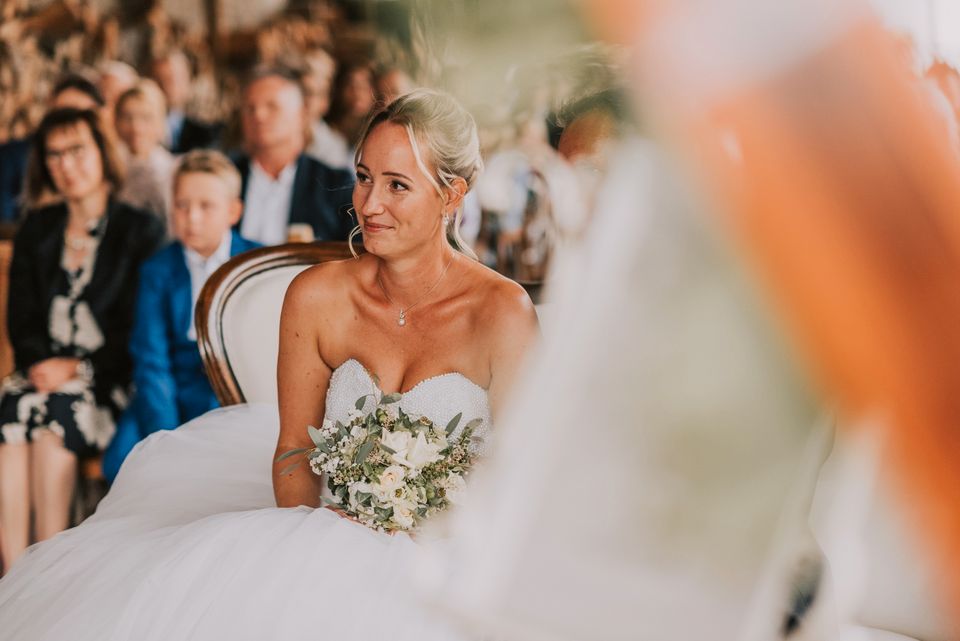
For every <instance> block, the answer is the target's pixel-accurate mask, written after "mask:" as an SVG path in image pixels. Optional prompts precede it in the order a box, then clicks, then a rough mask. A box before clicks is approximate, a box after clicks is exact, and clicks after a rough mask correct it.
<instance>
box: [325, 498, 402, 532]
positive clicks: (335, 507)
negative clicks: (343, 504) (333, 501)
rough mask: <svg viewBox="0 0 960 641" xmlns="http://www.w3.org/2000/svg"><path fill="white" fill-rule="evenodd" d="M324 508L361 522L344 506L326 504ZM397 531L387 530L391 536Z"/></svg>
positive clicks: (349, 519) (355, 521)
mask: <svg viewBox="0 0 960 641" xmlns="http://www.w3.org/2000/svg"><path fill="white" fill-rule="evenodd" d="M323 508H324V509H327V510H330V511H331V512H336V513H337V514H339V515H340V516H341V517H343V518H345V519H347V520H348V521H353V522H354V523H360V521H358V520H357V519H355V518H354V517H352V516H350V515H349V514H347V513H346V512H345V511H344V510H343V508H339V507H337V506H336V505H324V506H323ZM360 525H363V523H360ZM364 527H366V526H365V525H364ZM396 533H397V532H396V531H394V530H392V531H390V532H387V534H389V535H390V536H393V535H394V534H396Z"/></svg>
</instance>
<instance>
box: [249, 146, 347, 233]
mask: <svg viewBox="0 0 960 641" xmlns="http://www.w3.org/2000/svg"><path fill="white" fill-rule="evenodd" d="M234 163H235V164H236V165H237V169H239V170H240V175H241V176H242V178H243V196H242V197H243V199H244V201H246V197H247V184H248V183H249V182H250V158H249V157H248V156H241V157H239V158H237V159H235V160H234ZM352 199H353V174H352V173H351V172H349V171H347V170H345V169H334V168H332V167H328V166H327V165H325V164H323V163H322V162H320V161H319V160H317V159H315V158H311V157H310V156H307V155H306V154H300V157H299V158H297V172H296V175H295V176H294V179H293V194H292V197H291V198H290V213H289V216H288V218H287V224H288V225H290V224H292V223H307V224H308V225H310V226H311V227H313V235H314V237H315V239H316V240H346V239H347V237H348V236H349V235H350V232H351V230H353V228H354V226H355V225H356V224H357V223H356V219H355V218H354V216H352V215H351V214H350V207H351V205H352V202H353V200H352ZM241 222H242V221H241ZM240 224H241V223H240V222H238V223H237V227H236V229H240Z"/></svg>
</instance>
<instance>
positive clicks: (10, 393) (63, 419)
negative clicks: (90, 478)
mask: <svg viewBox="0 0 960 641" xmlns="http://www.w3.org/2000/svg"><path fill="white" fill-rule="evenodd" d="M106 221H107V217H106V216H104V217H103V218H102V219H101V221H100V223H99V224H98V225H97V227H95V228H94V229H93V230H92V231H91V232H90V236H91V242H90V244H89V247H90V251H89V252H88V254H87V257H86V259H85V260H84V261H83V263H82V264H81V265H80V266H79V267H78V268H76V269H73V270H71V268H70V266H69V265H68V264H67V252H65V251H64V252H63V257H62V258H61V261H60V270H61V272H62V273H61V278H59V279H58V280H57V283H58V285H57V287H56V289H55V292H54V295H53V300H52V301H51V305H50V314H49V335H50V341H51V346H50V347H51V353H52V354H54V355H56V356H60V357H72V358H79V359H81V360H84V359H86V357H88V356H89V355H90V354H92V353H93V352H95V351H96V350H98V349H99V348H100V347H101V346H102V345H103V344H104V335H103V332H102V331H101V329H100V327H99V325H98V324H97V321H96V319H95V318H94V315H93V313H92V312H91V310H90V306H89V305H88V303H87V302H86V301H84V300H81V294H82V293H83V292H84V289H85V288H86V287H87V285H88V284H89V282H90V279H91V277H92V275H93V269H94V265H95V263H96V259H97V250H98V248H99V245H100V239H101V238H102V236H103V231H104V227H105V226H106ZM88 365H89V363H87V366H81V367H80V368H79V369H80V370H81V372H82V373H80V374H78V375H77V376H75V377H74V378H72V379H70V380H69V381H67V382H66V383H64V384H63V385H61V386H60V387H59V388H58V389H56V390H54V391H52V392H38V391H37V390H36V388H34V386H33V385H31V384H30V382H29V380H28V378H27V372H26V371H19V370H18V371H16V372H14V373H13V374H11V375H9V376H7V377H6V378H5V379H4V380H3V382H2V383H0V443H11V444H13V443H24V442H29V441H31V440H32V435H33V433H34V431H35V430H44V429H46V430H50V431H51V432H53V433H54V434H55V435H57V436H59V437H60V438H62V439H63V443H64V446H65V447H66V448H67V449H68V450H70V451H72V452H74V453H75V454H76V455H77V456H79V457H88V456H92V455H95V454H97V453H99V452H102V451H103V450H104V449H105V448H106V447H107V445H108V444H109V443H110V439H111V438H113V434H114V431H115V426H116V420H117V417H118V416H119V414H120V412H122V411H123V409H124V408H125V407H126V404H127V396H126V393H125V390H124V389H123V388H121V387H119V386H117V387H115V388H114V389H112V390H111V393H110V394H109V395H108V397H107V398H106V399H101V403H100V404H98V402H97V398H96V396H95V394H94V379H93V373H92V368H91V367H89V366H88ZM104 400H105V401H106V402H105V403H104V402H103V401H104Z"/></svg>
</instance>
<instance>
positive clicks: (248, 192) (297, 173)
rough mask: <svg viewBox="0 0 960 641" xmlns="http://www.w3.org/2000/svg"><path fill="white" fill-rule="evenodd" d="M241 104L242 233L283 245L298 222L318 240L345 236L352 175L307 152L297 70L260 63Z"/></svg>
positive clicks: (348, 226) (350, 222) (350, 224)
mask: <svg viewBox="0 0 960 641" xmlns="http://www.w3.org/2000/svg"><path fill="white" fill-rule="evenodd" d="M242 109H243V113H242V120H243V137H244V145H245V147H246V150H247V152H248V154H249V155H245V156H242V157H240V158H238V159H237V160H236V164H237V168H238V169H239V170H240V173H241V175H242V176H243V202H244V214H243V219H242V220H241V222H240V231H241V233H242V234H243V235H244V236H246V237H247V238H252V239H254V240H257V241H259V242H261V243H263V244H265V245H277V244H280V243H283V242H286V241H287V238H288V235H289V232H290V230H291V225H298V226H309V229H310V230H312V235H313V238H314V239H315V240H346V239H347V236H349V234H350V231H351V229H353V226H354V224H355V223H354V221H353V217H352V216H351V215H350V212H349V210H350V204H351V192H352V188H353V175H352V173H351V172H349V171H346V170H342V169H333V168H331V167H328V166H327V165H324V164H323V163H321V162H320V161H318V160H316V159H314V158H311V157H310V156H308V155H306V154H305V153H304V149H305V147H306V131H307V115H306V110H305V108H304V100H303V90H302V88H301V85H300V83H299V79H298V77H297V76H296V74H294V73H293V72H290V71H287V70H285V69H281V68H263V69H258V70H257V71H256V72H255V73H254V75H253V77H252V79H251V80H250V82H248V83H247V86H246V89H245V91H244V95H243V107H242Z"/></svg>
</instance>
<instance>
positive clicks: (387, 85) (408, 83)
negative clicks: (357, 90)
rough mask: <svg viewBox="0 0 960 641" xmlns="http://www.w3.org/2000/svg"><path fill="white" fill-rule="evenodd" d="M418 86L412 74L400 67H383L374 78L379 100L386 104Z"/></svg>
mask: <svg viewBox="0 0 960 641" xmlns="http://www.w3.org/2000/svg"><path fill="white" fill-rule="evenodd" d="M416 86H417V85H416V83H414V82H413V78H411V77H410V74H408V73H407V72H406V71H404V70H403V69H401V68H400V67H392V66H386V67H381V68H380V69H379V70H378V71H377V75H376V78H375V80H374V88H375V89H376V96H377V101H379V102H381V103H383V104H385V105H389V104H390V103H391V102H393V101H394V100H396V99H397V98H399V97H400V96H402V95H403V94H405V93H409V92H410V91H412V90H414V89H416Z"/></svg>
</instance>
